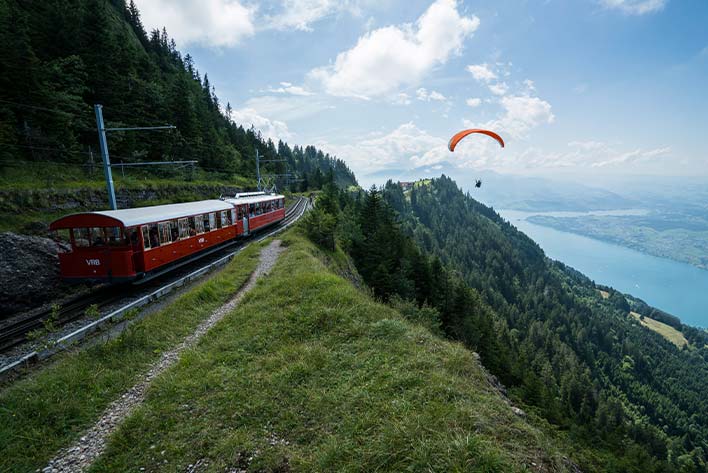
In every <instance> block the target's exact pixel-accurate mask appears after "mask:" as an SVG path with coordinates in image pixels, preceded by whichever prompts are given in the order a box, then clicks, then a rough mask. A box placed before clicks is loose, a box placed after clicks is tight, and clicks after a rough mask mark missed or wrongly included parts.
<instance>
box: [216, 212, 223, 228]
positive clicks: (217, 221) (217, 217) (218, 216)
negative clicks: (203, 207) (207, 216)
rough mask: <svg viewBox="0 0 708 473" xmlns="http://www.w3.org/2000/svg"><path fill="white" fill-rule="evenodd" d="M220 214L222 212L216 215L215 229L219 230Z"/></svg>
mask: <svg viewBox="0 0 708 473" xmlns="http://www.w3.org/2000/svg"><path fill="white" fill-rule="evenodd" d="M221 214H222V212H217V213H216V228H221Z"/></svg>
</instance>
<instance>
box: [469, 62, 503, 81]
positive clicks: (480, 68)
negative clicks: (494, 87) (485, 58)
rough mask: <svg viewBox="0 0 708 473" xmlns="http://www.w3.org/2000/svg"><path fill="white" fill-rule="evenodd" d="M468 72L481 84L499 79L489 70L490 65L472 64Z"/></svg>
mask: <svg viewBox="0 0 708 473" xmlns="http://www.w3.org/2000/svg"><path fill="white" fill-rule="evenodd" d="M467 70H468V71H469V72H470V73H471V74H472V77H474V78H475V80H478V81H480V82H490V81H493V80H494V79H496V78H497V75H496V73H495V72H494V71H492V70H491V69H490V68H489V64H471V65H469V66H467Z"/></svg>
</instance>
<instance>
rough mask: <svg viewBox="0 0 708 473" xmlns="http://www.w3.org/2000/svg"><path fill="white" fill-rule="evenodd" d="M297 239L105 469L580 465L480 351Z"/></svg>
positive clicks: (168, 376) (133, 427)
mask: <svg viewBox="0 0 708 473" xmlns="http://www.w3.org/2000/svg"><path fill="white" fill-rule="evenodd" d="M285 244H286V245H288V250H287V251H286V252H285V253H284V254H283V255H281V257H280V260H279V262H278V264H277V266H276V268H275V269H274V270H273V272H272V273H271V275H269V276H268V277H267V278H264V279H262V280H261V281H260V282H259V283H258V285H257V286H256V288H254V290H253V291H252V292H251V293H249V294H248V295H247V296H246V298H245V299H244V300H243V302H242V303H241V304H240V306H239V307H238V308H237V309H236V310H235V311H234V312H232V313H231V314H229V315H227V316H226V317H225V318H224V319H223V320H222V321H221V322H220V323H219V324H218V325H217V326H216V327H215V328H214V329H213V330H211V331H210V332H209V333H208V334H207V335H206V336H205V337H204V338H203V339H202V340H201V342H200V343H199V344H198V345H197V346H196V347H195V348H194V349H192V350H190V351H189V352H187V353H186V354H185V355H183V357H182V359H181V360H180V362H179V363H178V365H177V366H175V367H174V368H173V369H171V370H170V371H168V372H166V373H165V374H163V375H162V376H161V377H159V378H158V379H157V380H156V381H155V383H154V384H153V386H152V388H151V390H150V391H149V393H148V397H147V400H146V402H145V403H144V404H143V405H142V406H141V407H140V408H139V409H138V411H136V412H135V413H134V414H133V415H132V416H131V417H130V418H129V419H128V420H127V421H126V422H125V423H124V424H123V425H122V426H121V428H120V429H119V430H118V431H117V432H116V434H114V436H113V437H112V438H111V440H110V442H109V447H108V450H107V452H106V453H105V454H104V455H103V456H102V457H101V458H100V459H99V461H98V462H97V463H96V464H95V465H94V467H93V470H92V471H137V470H138V469H140V468H145V469H146V471H183V470H185V468H187V467H188V465H190V464H191V465H197V464H198V465H200V468H203V469H204V471H225V470H226V471H233V470H232V469H234V468H242V469H247V470H248V471H446V472H447V471H505V472H506V471H523V470H535V471H539V470H541V471H559V470H564V469H566V468H567V462H566V463H564V462H563V457H562V455H561V454H560V453H559V452H558V451H557V450H556V447H554V446H553V445H552V442H551V441H550V439H549V438H547V437H546V436H545V435H544V434H543V433H542V431H541V430H539V429H538V428H536V427H534V426H532V425H530V424H529V422H528V421H527V419H525V418H522V417H519V416H517V415H515V414H514V413H512V411H511V408H510V405H509V404H508V403H507V402H506V401H505V400H504V399H503V398H502V397H501V396H500V395H499V393H498V392H497V391H496V390H495V389H494V388H492V387H491V385H490V384H489V382H488V379H487V376H486V374H485V372H484V369H483V368H482V366H481V365H480V363H479V361H478V360H477V359H476V357H475V356H474V354H473V353H472V352H471V351H469V350H467V349H465V348H463V347H462V345H460V344H457V343H451V342H448V341H445V340H443V339H441V338H439V337H437V336H435V335H433V334H431V333H430V332H429V331H428V330H427V329H425V328H423V327H422V326H419V325H415V324H413V323H411V322H409V321H407V320H405V319H404V318H403V317H402V316H401V315H400V313H399V312H397V311H395V310H393V309H391V308H390V307H388V306H385V305H382V304H379V303H377V302H375V301H374V300H372V299H371V298H370V297H369V296H368V295H366V294H365V293H363V292H361V291H360V290H358V289H356V288H355V287H354V285H353V284H351V283H350V282H349V281H347V280H346V279H343V278H342V277H340V276H338V275H337V274H336V273H345V272H346V271H344V270H341V268H340V270H336V268H335V269H333V268H332V267H331V266H333V265H335V263H333V262H335V261H340V262H341V261H342V258H343V255H342V254H341V253H339V254H330V255H323V254H322V253H320V250H317V249H315V248H314V247H313V246H312V244H310V243H309V242H307V241H306V240H305V239H304V238H303V237H301V236H299V234H298V233H297V231H295V232H290V233H288V234H287V236H286V237H285ZM323 256H325V257H324V258H323ZM323 261H328V262H329V263H328V264H329V265H330V267H328V266H327V264H325V262H323ZM340 264H341V263H340ZM200 471H202V470H201V469H200ZM239 471H240V470H239Z"/></svg>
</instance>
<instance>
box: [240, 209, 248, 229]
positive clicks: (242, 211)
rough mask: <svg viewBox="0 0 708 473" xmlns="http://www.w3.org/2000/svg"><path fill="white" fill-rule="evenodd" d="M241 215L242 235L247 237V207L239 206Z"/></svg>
mask: <svg viewBox="0 0 708 473" xmlns="http://www.w3.org/2000/svg"><path fill="white" fill-rule="evenodd" d="M241 215H243V234H244V235H248V206H246V205H242V206H241Z"/></svg>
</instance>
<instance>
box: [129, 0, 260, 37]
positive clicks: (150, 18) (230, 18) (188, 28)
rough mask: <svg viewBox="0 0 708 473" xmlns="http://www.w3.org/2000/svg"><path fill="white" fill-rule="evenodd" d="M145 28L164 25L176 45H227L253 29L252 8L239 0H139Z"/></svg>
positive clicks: (248, 33) (253, 12)
mask: <svg viewBox="0 0 708 473" xmlns="http://www.w3.org/2000/svg"><path fill="white" fill-rule="evenodd" d="M138 6H139V8H140V14H141V16H142V19H143V22H144V23H145V26H146V28H147V29H153V28H159V29H162V27H163V26H164V27H165V28H167V32H168V33H169V34H170V35H171V36H172V37H174V38H175V40H176V41H177V42H178V43H179V44H180V45H185V44H203V45H205V46H214V47H230V46H235V45H237V44H239V43H240V42H241V41H242V40H243V39H244V38H247V37H249V36H252V35H253V34H254V33H255V26H254V14H255V8H254V7H252V6H247V5H243V4H242V3H241V1H240V0H202V1H200V2H193V1H190V0H139V1H138Z"/></svg>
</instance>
